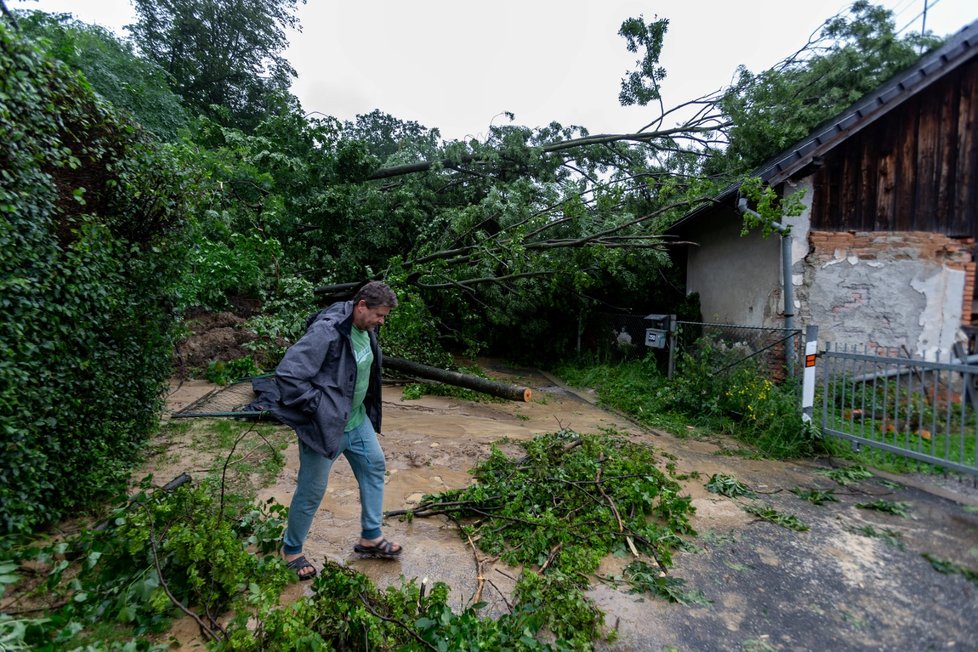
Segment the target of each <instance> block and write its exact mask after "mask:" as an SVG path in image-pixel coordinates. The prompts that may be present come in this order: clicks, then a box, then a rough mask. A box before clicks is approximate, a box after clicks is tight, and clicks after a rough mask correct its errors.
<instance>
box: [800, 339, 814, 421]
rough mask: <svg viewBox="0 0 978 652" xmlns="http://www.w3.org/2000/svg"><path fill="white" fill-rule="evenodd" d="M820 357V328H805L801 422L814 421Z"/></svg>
mask: <svg viewBox="0 0 978 652" xmlns="http://www.w3.org/2000/svg"><path fill="white" fill-rule="evenodd" d="M817 355H818V326H806V327H805V372H804V375H803V376H802V383H801V420H802V421H805V422H806V423H811V421H812V411H813V409H814V405H815V359H816V357H817Z"/></svg>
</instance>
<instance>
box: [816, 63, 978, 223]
mask: <svg viewBox="0 0 978 652" xmlns="http://www.w3.org/2000/svg"><path fill="white" fill-rule="evenodd" d="M976 128H978V58H976V59H973V60H972V61H970V62H968V63H966V64H964V65H962V66H960V67H959V68H957V69H956V70H954V71H952V72H950V73H948V74H947V75H946V76H945V77H944V78H943V79H941V80H939V81H937V82H935V83H934V84H932V85H931V86H929V87H928V88H926V89H924V90H923V91H921V92H920V93H918V94H917V95H915V96H914V97H912V98H910V99H908V100H907V101H906V102H904V103H903V104H902V105H901V106H899V107H897V108H895V109H894V110H892V111H890V112H889V113H888V114H887V115H886V116H885V117H883V118H881V119H880V120H878V121H877V122H876V123H874V124H872V125H870V126H869V127H867V128H865V129H863V130H862V131H860V132H858V133H856V134H854V135H852V136H851V137H849V138H847V139H845V140H844V141H843V142H842V143H840V144H839V146H838V147H836V148H834V149H833V150H831V151H830V152H828V153H827V154H826V155H825V157H824V159H823V161H822V164H821V166H820V167H819V168H818V169H817V170H816V171H815V173H814V178H813V186H814V197H813V202H812V228H813V229H819V230H825V231H929V232H935V233H943V234H945V235H948V236H952V237H958V236H972V237H978V136H976V134H975V129H976Z"/></svg>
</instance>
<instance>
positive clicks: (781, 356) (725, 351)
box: [669, 321, 804, 383]
mask: <svg viewBox="0 0 978 652" xmlns="http://www.w3.org/2000/svg"><path fill="white" fill-rule="evenodd" d="M803 346H804V342H803V338H802V335H801V331H800V330H798V329H787V328H764V327H758V326H740V325H736V324H714V323H709V322H693V321H677V322H676V326H675V333H674V336H673V345H672V346H670V347H669V353H670V357H671V358H672V361H671V362H670V368H675V364H676V362H677V361H678V360H680V359H681V357H682V356H683V355H688V356H691V357H692V358H694V359H697V360H704V359H705V360H707V361H708V362H709V366H710V368H711V369H712V371H713V373H714V374H721V373H724V372H726V371H728V370H730V369H734V368H736V367H739V366H743V365H747V364H751V365H754V367H755V368H756V369H757V370H758V371H759V372H760V373H762V374H763V375H765V376H766V377H767V378H769V379H770V380H772V381H774V382H777V383H781V382H784V381H786V380H788V379H791V380H792V381H797V380H798V379H800V375H799V374H798V370H799V369H801V366H802V365H801V351H802V347H803Z"/></svg>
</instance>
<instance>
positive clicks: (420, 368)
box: [384, 356, 533, 403]
mask: <svg viewBox="0 0 978 652" xmlns="http://www.w3.org/2000/svg"><path fill="white" fill-rule="evenodd" d="M384 367H386V368H388V369H393V370H395V371H400V372H401V373H405V374H408V375H410V376H417V377H418V378H425V379H427V380H436V381H438V382H440V383H445V384H447V385H457V386H458V387H465V388H466V389H474V390H475V391H477V392H483V393H485V394H490V395H492V396H498V397H500V398H508V399H510V400H511V401H524V402H526V403H529V402H530V398H532V396H533V390H531V389H530V388H529V387H517V386H515V385H507V384H506V383H499V382H496V381H495V380H486V379H485V378H479V377H478V376H470V375H468V374H463V373H459V372H457V371H446V370H444V369H439V368H437V367H429V366H428V365H424V364H420V363H418V362H411V361H410V360H404V359H403V358H390V357H387V356H384Z"/></svg>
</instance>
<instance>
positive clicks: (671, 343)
mask: <svg viewBox="0 0 978 652" xmlns="http://www.w3.org/2000/svg"><path fill="white" fill-rule="evenodd" d="M678 328H679V324H677V323H676V316H675V315H669V336H668V337H669V339H668V341H667V345H668V347H669V367H668V368H667V373H666V378H669V379H670V380H672V374H673V372H674V371H675V370H676V330H677V329H678Z"/></svg>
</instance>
